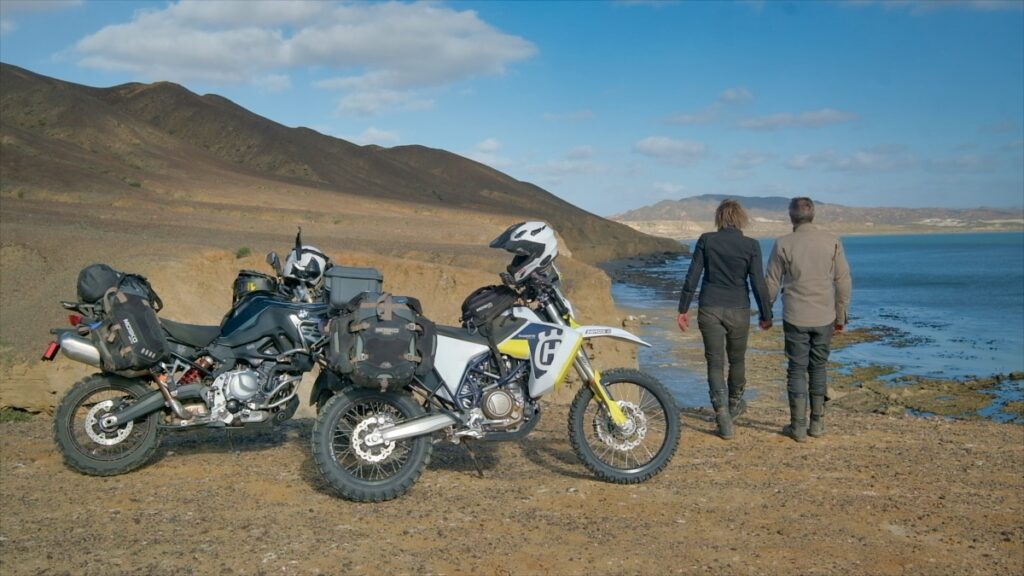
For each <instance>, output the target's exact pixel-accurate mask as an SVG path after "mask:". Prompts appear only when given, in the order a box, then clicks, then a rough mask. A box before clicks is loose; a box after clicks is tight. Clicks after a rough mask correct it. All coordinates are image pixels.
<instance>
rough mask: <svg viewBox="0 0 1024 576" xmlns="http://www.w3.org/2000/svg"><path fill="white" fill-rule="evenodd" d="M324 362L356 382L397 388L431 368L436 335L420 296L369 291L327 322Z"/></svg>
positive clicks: (369, 385) (359, 384) (376, 387)
mask: <svg viewBox="0 0 1024 576" xmlns="http://www.w3.org/2000/svg"><path fill="white" fill-rule="evenodd" d="M330 336H331V342H330V346H331V350H330V356H329V357H328V366H329V367H330V368H331V370H333V371H335V372H337V373H338V374H341V375H344V376H347V377H348V378H350V379H351V380H352V382H353V383H355V384H356V385H358V386H362V387H366V388H375V389H379V390H384V391H386V390H397V389H401V388H402V387H404V386H406V385H407V384H409V383H410V382H412V380H413V377H414V376H415V377H423V376H426V375H427V374H429V373H430V372H431V371H432V370H433V369H434V352H435V349H436V346H437V334H436V330H435V327H434V323H433V322H431V321H430V320H428V319H427V318H425V317H424V316H423V309H422V307H421V306H420V302H419V300H417V299H415V298H408V297H400V296H392V295H391V294H386V293H385V294H379V293H372V292H367V293H365V294H364V295H363V297H362V298H356V299H353V300H352V301H351V302H350V303H349V305H348V307H347V308H346V309H345V310H344V311H343V312H342V313H341V314H340V315H339V316H337V317H336V318H334V319H333V320H332V321H331V328H330Z"/></svg>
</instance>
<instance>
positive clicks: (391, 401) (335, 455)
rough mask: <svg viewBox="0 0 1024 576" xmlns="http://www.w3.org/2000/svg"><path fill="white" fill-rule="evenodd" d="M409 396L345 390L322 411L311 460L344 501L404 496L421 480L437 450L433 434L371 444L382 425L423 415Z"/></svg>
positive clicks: (367, 500) (382, 499) (376, 499)
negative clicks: (370, 440)
mask: <svg viewBox="0 0 1024 576" xmlns="http://www.w3.org/2000/svg"><path fill="white" fill-rule="evenodd" d="M423 414H424V412H423V408H422V407H421V406H420V405H419V404H417V403H416V402H415V401H413V399H412V398H410V397H409V396H407V395H405V394H399V393H389V392H379V391H377V390H371V389H366V388H345V389H343V390H341V391H340V392H338V393H337V394H335V395H334V397H332V398H331V399H330V400H329V401H328V402H327V403H326V404H325V405H324V407H323V409H321V410H320V414H319V416H317V418H316V422H315V423H314V424H313V439H312V440H313V460H314V461H315V462H316V465H317V468H319V469H320V473H321V474H323V477H324V479H325V480H327V483H328V484H330V485H331V487H332V488H333V489H334V490H335V491H336V492H337V493H338V494H340V495H341V496H342V497H343V498H346V499H348V500H353V501H356V502H382V501H384V500H391V499H392V498H397V497H399V496H401V495H402V494H405V493H406V492H407V491H408V490H409V488H411V487H412V485H413V484H414V483H415V482H416V480H417V479H419V477H420V474H422V473H423V470H424V468H426V467H427V464H428V463H429V462H430V455H431V453H432V452H433V450H434V445H433V443H432V442H431V437H430V435H429V434H425V435H423V436H416V437H414V438H405V439H402V440H396V441H394V442H384V443H379V444H375V445H373V444H369V443H367V442H366V437H367V436H368V435H370V434H372V433H373V432H375V431H376V430H377V429H378V428H380V427H381V426H392V425H395V424H399V423H401V422H404V421H406V420H410V419H412V418H416V417H417V416H422V415H423Z"/></svg>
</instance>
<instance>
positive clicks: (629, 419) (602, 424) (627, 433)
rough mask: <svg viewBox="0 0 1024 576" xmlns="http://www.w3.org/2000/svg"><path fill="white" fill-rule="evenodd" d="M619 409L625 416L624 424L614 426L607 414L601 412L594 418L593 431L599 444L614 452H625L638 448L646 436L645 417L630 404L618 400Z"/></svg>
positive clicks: (636, 407)
mask: <svg viewBox="0 0 1024 576" xmlns="http://www.w3.org/2000/svg"><path fill="white" fill-rule="evenodd" d="M619 408H620V409H621V410H622V413H623V414H625V416H626V423H625V424H623V425H622V426H616V425H615V424H614V423H613V422H612V420H611V417H610V416H609V415H608V413H607V412H605V411H603V410H602V411H601V412H600V413H599V415H598V417H597V418H594V429H595V431H596V432H597V437H598V438H600V439H601V442H604V443H605V444H606V445H607V446H610V447H611V448H612V449H614V450H618V451H620V452H626V451H629V450H632V449H634V448H636V447H637V446H639V445H640V443H641V442H643V441H644V438H645V437H646V436H647V416H646V415H644V411H643V410H641V409H640V407H639V406H637V405H636V404H633V403H632V402H626V401H625V400H619Z"/></svg>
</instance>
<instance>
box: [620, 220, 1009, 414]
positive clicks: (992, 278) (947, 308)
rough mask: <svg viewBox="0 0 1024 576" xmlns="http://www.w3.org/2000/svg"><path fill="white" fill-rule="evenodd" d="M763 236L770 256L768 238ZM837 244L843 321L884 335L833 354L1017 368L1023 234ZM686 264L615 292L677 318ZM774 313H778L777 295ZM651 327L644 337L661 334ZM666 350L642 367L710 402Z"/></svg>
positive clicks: (920, 368) (669, 265)
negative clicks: (846, 301)
mask: <svg viewBox="0 0 1024 576" xmlns="http://www.w3.org/2000/svg"><path fill="white" fill-rule="evenodd" d="M760 241H761V247H762V252H763V254H764V259H765V261H767V259H768V255H769V254H770V252H771V248H772V245H773V244H774V239H772V238H769V239H761V240H760ZM687 243H688V244H690V245H691V246H692V244H693V243H692V241H691V242H687ZM843 246H844V247H845V249H846V255H847V260H848V261H849V263H850V269H851V275H852V277H853V297H852V299H851V304H850V327H851V328H858V327H869V326H877V327H882V328H884V329H886V331H887V332H889V333H890V334H891V337H889V338H886V339H885V340H883V341H881V342H874V343H864V344H857V345H854V346H850V347H847V348H843V349H840V350H837V351H835V352H834V353H833V355H832V359H833V360H837V361H839V362H843V363H845V364H847V365H849V366H856V365H865V364H885V365H889V366H892V367H894V368H895V369H896V372H895V373H894V374H893V375H892V376H891V377H892V378H895V377H898V376H902V375H917V376H927V377H941V378H967V377H971V376H979V377H988V376H993V375H995V374H1006V373H1009V372H1020V371H1024V233H993V234H929V235H905V236H848V237H844V238H843ZM688 268H689V258H685V257H681V258H678V259H673V260H669V261H666V262H663V263H659V264H657V265H652V266H649V267H647V268H645V269H643V270H640V271H638V272H640V273H642V275H643V276H644V277H645V279H638V280H633V281H629V282H616V283H615V284H614V285H613V288H612V293H613V297H614V298H615V300H616V301H617V302H618V303H619V304H620V305H622V306H625V307H630V308H637V309H641V310H651V311H652V312H651V313H652V314H657V315H662V316H664V315H666V314H671V315H674V314H675V309H676V305H677V303H678V298H679V289H680V287H681V286H682V281H683V278H684V277H685V276H686V271H687V269H688ZM755 309H756V308H755ZM774 314H775V316H776V318H779V319H781V316H782V304H781V299H780V301H779V302H776V305H775V310H774ZM645 328H648V327H645ZM752 329H756V327H752ZM652 330H656V329H653V328H652V329H649V330H647V333H645V337H649V338H652V339H654V340H661V338H659V335H658V334H657V333H656V332H653V333H652ZM780 337H781V336H780ZM672 356H673V352H672V350H670V349H669V350H666V349H665V346H655V347H654V348H649V349H644V350H643V351H642V352H641V355H640V363H641V366H642V367H643V368H644V369H645V370H650V371H652V372H654V373H655V375H657V376H658V377H659V378H661V379H662V380H663V381H665V382H666V384H667V385H668V386H669V387H670V388H672V389H673V392H674V393H675V394H676V396H677V397H678V398H679V399H680V400H681V401H682V402H683V404H685V405H696V406H701V405H707V404H708V399H707V387H706V384H705V380H704V374H703V373H694V372H693V371H687V370H684V369H680V368H678V367H672V366H670V364H671V363H672V362H674V360H673V358H672ZM1006 395H1009V396H1011V397H1016V396H1022V397H1024V391H1022V390H1016V391H1013V390H1007V391H1005V394H1004V395H1003V396H1004V397H1003V398H1001V399H1000V400H1001V402H1005V401H1006V400H1009V399H1014V398H1011V397H1006ZM1001 402H1000V403H1001Z"/></svg>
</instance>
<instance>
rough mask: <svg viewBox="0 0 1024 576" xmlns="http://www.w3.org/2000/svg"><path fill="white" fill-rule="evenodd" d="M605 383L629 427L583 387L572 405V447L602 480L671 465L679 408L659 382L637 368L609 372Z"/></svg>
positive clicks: (637, 477) (646, 475)
mask: <svg viewBox="0 0 1024 576" xmlns="http://www.w3.org/2000/svg"><path fill="white" fill-rule="evenodd" d="M601 382H602V383H603V384H604V386H605V388H607V389H608V392H609V393H610V394H611V395H612V398H614V399H615V400H616V401H617V402H618V403H619V407H620V408H621V409H622V411H623V413H624V414H625V415H626V417H627V418H628V419H629V420H628V422H627V425H626V427H624V428H620V427H617V426H615V425H614V423H613V422H612V420H611V417H610V416H609V414H608V410H607V408H606V407H605V406H604V403H603V402H601V401H600V400H599V399H598V398H596V397H595V396H594V392H593V391H592V390H591V389H590V388H589V387H586V386H585V387H583V388H581V389H580V391H579V392H578V393H577V394H576V397H575V398H573V401H572V406H571V407H570V408H569V440H570V442H571V443H572V447H573V450H574V451H575V452H576V455H577V456H578V457H579V459H580V460H581V461H582V462H583V464H584V465H585V466H586V467H587V468H589V469H590V471H591V472H593V473H594V474H596V475H597V476H598V477H600V478H601V479H603V480H606V481H609V482H613V483H615V484H635V483H638V482H643V481H645V480H648V479H650V478H651V477H653V476H654V475H656V474H658V473H659V472H661V471H662V470H663V469H664V468H665V467H666V466H667V465H668V463H669V461H671V460H672V456H673V455H674V454H675V452H676V448H677V447H678V446H679V434H680V428H679V408H678V407H677V406H676V403H675V400H673V398H672V395H671V394H669V392H668V390H666V389H665V387H664V386H663V385H662V384H661V382H659V381H658V380H657V379H656V378H654V377H653V376H650V375H649V374H645V373H643V372H640V371H639V370H628V369H624V368H616V369H614V370H608V371H607V372H603V373H602V374H601Z"/></svg>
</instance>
